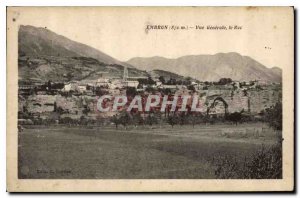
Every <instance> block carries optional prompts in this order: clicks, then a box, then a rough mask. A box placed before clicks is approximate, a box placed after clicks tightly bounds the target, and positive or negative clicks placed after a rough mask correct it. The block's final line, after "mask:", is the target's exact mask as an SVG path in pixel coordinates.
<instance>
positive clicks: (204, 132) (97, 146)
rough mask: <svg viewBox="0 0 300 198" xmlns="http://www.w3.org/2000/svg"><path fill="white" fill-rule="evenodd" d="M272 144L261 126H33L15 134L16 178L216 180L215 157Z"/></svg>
mask: <svg viewBox="0 0 300 198" xmlns="http://www.w3.org/2000/svg"><path fill="white" fill-rule="evenodd" d="M276 141H277V139H276V133H275V132H274V131H273V130H271V129H269V128H268V127H267V126H265V125H263V124H261V123H256V124H241V125H237V126H235V125H201V126H195V128H193V127H192V126H175V127H174V128H171V127H170V126H168V125H166V126H161V127H158V126H155V127H151V128H150V127H144V126H143V127H141V126H139V127H137V128H135V127H131V128H128V129H126V130H125V129H123V128H119V129H115V128H114V126H106V127H68V126H50V127H49V126H47V127H45V126H31V127H27V128H25V129H24V131H23V132H21V133H19V178H80V179H85V178H86V179H87V178H89V179H97V178H104V179H123V178H124V179H139V178H153V179H158V178H167V179H173V178H174V179H179V178H180V179H181V178H182V179H183V178H185V179H191V178H198V179H202V178H205V179H208V178H216V170H217V167H216V166H215V163H214V162H215V161H216V160H218V159H219V158H222V157H229V159H235V160H237V161H242V160H244V159H245V158H247V157H251V156H252V155H254V154H255V152H256V151H257V150H259V149H261V147H262V146H264V147H268V146H270V145H274V144H275V143H276Z"/></svg>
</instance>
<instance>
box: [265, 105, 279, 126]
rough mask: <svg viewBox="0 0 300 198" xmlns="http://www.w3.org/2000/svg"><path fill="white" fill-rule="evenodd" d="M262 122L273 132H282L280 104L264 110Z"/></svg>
mask: <svg viewBox="0 0 300 198" xmlns="http://www.w3.org/2000/svg"><path fill="white" fill-rule="evenodd" d="M264 120H265V121H266V122H268V124H269V126H270V127H272V128H274V129H275V130H282V103H281V102H277V103H276V104H275V105H274V106H271V107H270V108H267V109H265V111H264Z"/></svg>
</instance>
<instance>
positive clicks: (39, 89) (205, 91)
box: [19, 67, 281, 123]
mask: <svg viewBox="0 0 300 198" xmlns="http://www.w3.org/2000/svg"><path fill="white" fill-rule="evenodd" d="M105 75H106V74H105V73H102V74H101V77H99V78H98V79H95V80H82V81H75V80H71V81H69V82H65V83H64V82H52V81H48V82H38V81H37V82H34V81H31V82H30V83H29V82H27V83H25V82H22V81H20V84H19V118H20V119H21V120H27V121H28V122H31V121H32V122H42V121H44V122H48V123H51V122H52V123H59V122H60V120H62V119H65V118H67V119H71V120H78V121H79V120H82V119H86V120H91V121H92V122H96V121H97V120H101V122H106V123H109V122H110V120H111V118H112V117H113V116H114V115H119V114H121V113H122V109H121V110H120V111H118V112H99V111H98V110H97V98H99V97H100V96H102V95H104V94H109V95H111V96H119V95H126V96H127V97H128V98H132V97H133V96H134V95H137V94H139V95H142V96H147V95H149V94H155V95H159V96H160V97H163V96H164V95H168V96H170V98H171V97H173V96H174V95H178V96H183V95H191V96H194V95H197V97H198V99H199V101H200V103H202V106H201V109H202V110H201V112H200V113H201V115H203V116H208V117H214V118H216V117H224V116H225V114H226V113H234V112H244V113H245V114H248V115H252V116H259V113H261V112H262V111H263V110H264V109H266V108H268V107H271V106H272V105H275V104H276V103H277V102H280V101H281V84H276V83H266V82H260V81H251V82H238V81H232V80H231V79H227V78H222V79H220V81H219V82H201V81H198V80H193V79H191V78H185V80H176V79H173V78H172V77H170V76H157V75H153V73H152V75H150V74H149V76H148V77H144V76H142V77H130V76H128V70H127V68H126V67H124V73H123V78H107V77H106V76H105ZM180 105H181V104H180V103H178V104H177V109H179V108H180V107H181V106H180ZM158 107H159V106H158ZM154 111H155V110H154ZM123 112H124V111H123ZM157 112H159V110H157ZM133 113H135V112H133ZM152 113H153V112H152ZM179 113H180V112H178V111H177V112H175V113H174V114H179ZM162 114H163V113H162ZM149 115H150V113H149V112H139V116H141V117H143V118H144V119H145V118H147V117H148V116H149ZM160 116H162V115H160ZM165 116H169V112H168V114H166V115H165ZM29 120H31V121H29Z"/></svg>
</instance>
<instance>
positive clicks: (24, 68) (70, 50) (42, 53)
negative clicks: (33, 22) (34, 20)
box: [18, 26, 147, 82]
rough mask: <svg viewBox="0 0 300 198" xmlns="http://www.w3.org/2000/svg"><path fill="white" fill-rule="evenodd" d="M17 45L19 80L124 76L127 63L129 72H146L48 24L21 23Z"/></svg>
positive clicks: (59, 79)
mask: <svg viewBox="0 0 300 198" xmlns="http://www.w3.org/2000/svg"><path fill="white" fill-rule="evenodd" d="M18 45H19V46H18V48H19V57H18V67H19V72H18V74H19V79H20V80H25V81H28V80H29V81H30V80H31V79H35V80H37V81H41V82H45V81H48V80H52V81H59V82H65V81H70V80H86V79H98V78H99V77H101V76H102V75H103V73H105V76H106V77H117V78H121V77H122V75H123V71H124V66H127V67H128V72H129V75H130V76H147V74H146V72H145V71H140V70H138V69H135V68H134V67H132V66H131V65H128V64H126V63H123V62H120V61H118V60H116V59H114V58H112V57H110V56H108V55H106V54H104V53H102V52H100V51H99V50H96V49H94V48H91V47H89V46H87V45H84V44H81V43H78V42H75V41H72V40H70V39H68V38H66V37H63V36H60V35H57V34H55V33H54V32H51V31H49V30H47V29H45V28H37V27H33V26H21V27H20V29H19V35H18Z"/></svg>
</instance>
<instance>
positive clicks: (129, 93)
mask: <svg viewBox="0 0 300 198" xmlns="http://www.w3.org/2000/svg"><path fill="white" fill-rule="evenodd" d="M137 94H138V92H137V90H136V88H135V87H127V89H126V95H127V96H132V97H134V96H135V95H137Z"/></svg>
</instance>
